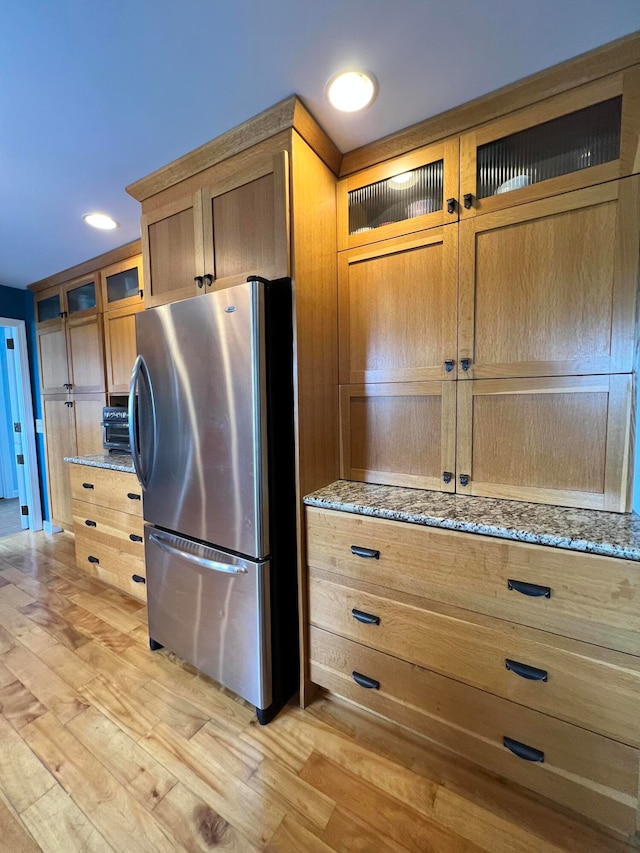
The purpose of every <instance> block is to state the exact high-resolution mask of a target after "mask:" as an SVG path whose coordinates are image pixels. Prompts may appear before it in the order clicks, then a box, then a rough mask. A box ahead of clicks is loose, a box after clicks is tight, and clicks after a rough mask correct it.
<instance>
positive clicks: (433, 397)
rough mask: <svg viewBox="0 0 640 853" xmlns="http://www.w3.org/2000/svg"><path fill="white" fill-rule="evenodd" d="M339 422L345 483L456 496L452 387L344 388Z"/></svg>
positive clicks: (428, 384) (425, 384) (444, 384)
mask: <svg viewBox="0 0 640 853" xmlns="http://www.w3.org/2000/svg"><path fill="white" fill-rule="evenodd" d="M340 420H341V432H342V446H341V476H342V477H343V478H344V479H346V480H361V481H363V482H367V483H384V484H387V485H392V486H413V487H415V488H424V489H437V490H439V491H443V492H448V491H454V488H455V483H454V480H453V477H451V479H450V481H449V482H448V483H445V482H444V480H443V474H444V472H453V471H454V463H455V421H456V400H455V387H454V384H453V383H451V382H403V383H398V384H387V385H346V386H342V388H341V389H340Z"/></svg>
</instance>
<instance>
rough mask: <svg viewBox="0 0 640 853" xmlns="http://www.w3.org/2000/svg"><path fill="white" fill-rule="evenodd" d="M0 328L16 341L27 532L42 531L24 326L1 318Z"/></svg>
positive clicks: (22, 323) (22, 322) (22, 321)
mask: <svg viewBox="0 0 640 853" xmlns="http://www.w3.org/2000/svg"><path fill="white" fill-rule="evenodd" d="M0 326H5V327H8V328H11V329H12V330H13V333H14V340H15V341H16V348H15V353H16V355H17V358H16V360H15V367H16V385H17V388H18V406H19V409H20V423H21V424H22V429H23V443H24V450H25V454H24V468H25V471H24V474H25V484H26V490H27V506H28V507H29V530H42V503H41V500H40V483H39V480H38V455H37V452H36V431H35V420H34V417H33V396H32V393H31V375H30V372H29V351H28V349H27V326H26V323H25V321H24V320H16V319H14V318H12V317H0Z"/></svg>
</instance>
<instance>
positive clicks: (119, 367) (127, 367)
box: [103, 302, 144, 394]
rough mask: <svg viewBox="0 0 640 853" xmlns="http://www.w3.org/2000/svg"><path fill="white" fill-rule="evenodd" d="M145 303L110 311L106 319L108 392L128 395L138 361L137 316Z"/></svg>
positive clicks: (105, 316) (105, 342) (105, 344)
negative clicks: (135, 363)
mask: <svg viewBox="0 0 640 853" xmlns="http://www.w3.org/2000/svg"><path fill="white" fill-rule="evenodd" d="M142 310H144V303H140V302H139V303H138V304H137V305H132V306H131V307H129V308H120V309H118V310H117V311H108V312H107V313H106V314H105V315H104V317H103V319H104V346H105V362H106V368H107V391H109V392H110V393H112V394H126V393H127V392H128V390H129V381H130V379H131V371H132V370H133V364H134V362H135V360H136V355H137V349H136V314H137V313H138V312H139V311H142Z"/></svg>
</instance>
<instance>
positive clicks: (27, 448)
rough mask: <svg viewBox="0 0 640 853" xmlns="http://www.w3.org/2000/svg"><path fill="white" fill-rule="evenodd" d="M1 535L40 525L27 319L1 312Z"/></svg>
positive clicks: (40, 509) (37, 527)
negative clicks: (7, 315)
mask: <svg viewBox="0 0 640 853" xmlns="http://www.w3.org/2000/svg"><path fill="white" fill-rule="evenodd" d="M0 386H1V387H0V390H1V391H2V410H0V491H1V498H2V499H1V500H0V537H1V536H8V535H11V534H12V533H17V532H19V531H20V530H42V505H41V502H40V487H39V483H38V458H37V454H36V437H35V422H34V419H33V398H32V396H31V379H30V374H29V355H28V350H27V331H26V325H25V321H24V320H14V319H12V318H8V317H0Z"/></svg>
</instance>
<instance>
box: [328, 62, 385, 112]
mask: <svg viewBox="0 0 640 853" xmlns="http://www.w3.org/2000/svg"><path fill="white" fill-rule="evenodd" d="M376 94H377V85H376V81H375V78H374V76H373V74H365V73H364V71H341V72H340V74H336V75H335V77H332V78H331V80H329V82H328V83H327V97H328V98H329V101H330V102H331V104H333V106H334V107H335V108H336V109H337V110H342V112H345V113H353V112H355V111H356V110H361V109H362V108H363V107H366V106H367V105H368V104H370V103H371V101H372V100H373V99H374V97H375V96H376Z"/></svg>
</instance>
